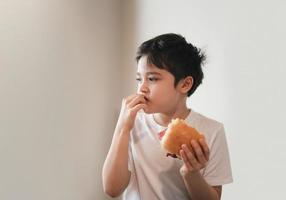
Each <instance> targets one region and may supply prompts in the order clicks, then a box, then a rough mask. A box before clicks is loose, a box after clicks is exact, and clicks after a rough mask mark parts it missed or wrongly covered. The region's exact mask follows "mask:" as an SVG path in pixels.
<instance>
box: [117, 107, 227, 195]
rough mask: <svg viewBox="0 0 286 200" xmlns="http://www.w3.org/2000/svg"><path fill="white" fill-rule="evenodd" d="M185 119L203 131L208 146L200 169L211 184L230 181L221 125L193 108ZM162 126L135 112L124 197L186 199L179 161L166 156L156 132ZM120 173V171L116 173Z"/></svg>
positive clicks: (180, 162)
mask: <svg viewBox="0 0 286 200" xmlns="http://www.w3.org/2000/svg"><path fill="white" fill-rule="evenodd" d="M185 121H186V122H187V123H188V124H189V125H191V126H192V127H194V128H196V129H197V130H198V131H199V132H200V133H202V134H204V136H205V138H206V141H207V144H208V146H209V148H210V158H209V161H208V163H207V165H206V167H205V168H204V169H202V170H200V173H201V174H202V175H203V177H204V178H205V180H206V182H207V183H208V184H210V185H211V186H215V185H223V184H227V183H231V182H232V173H231V166H230V159H229V152H228V147H227V142H226V138H225V132H224V128H223V124H221V123H219V122H217V121H215V120H212V119H209V118H207V117H205V116H203V115H201V114H199V113H197V112H195V111H194V110H192V111H191V112H190V114H189V115H188V117H187V118H186V119H185ZM165 129H166V127H164V126H160V125H159V124H157V123H156V122H155V121H154V118H153V115H152V114H145V113H143V112H138V114H137V117H136V120H135V124H134V127H133V129H132V132H131V137H130V142H129V163H128V168H129V170H130V171H131V178H130V182H129V185H128V187H127V188H126V190H125V191H124V194H123V199H124V200H139V199H141V200H153V199H154V200H155V199H158V200H159V199H160V200H167V199H170V200H171V199H172V200H174V199H180V200H184V199H190V196H189V194H188V191H187V189H186V187H185V184H184V182H183V179H182V176H181V175H180V168H181V166H182V165H183V161H182V160H179V159H174V158H172V157H166V152H165V151H164V150H163V149H162V148H161V146H160V140H159V136H158V133H159V132H161V131H162V130H165ZM118 173H120V172H118Z"/></svg>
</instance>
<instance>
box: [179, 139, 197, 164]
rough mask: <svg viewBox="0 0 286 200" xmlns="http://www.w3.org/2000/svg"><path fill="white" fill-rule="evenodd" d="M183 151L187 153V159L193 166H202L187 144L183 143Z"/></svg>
mask: <svg viewBox="0 0 286 200" xmlns="http://www.w3.org/2000/svg"><path fill="white" fill-rule="evenodd" d="M182 149H183V151H184V152H185V153H186V156H187V159H188V161H189V162H190V164H191V165H192V166H193V168H196V169H198V168H200V163H199V162H198V161H197V159H196V157H195V156H194V154H193V153H192V152H191V151H190V149H189V148H188V147H187V145H186V144H183V145H182Z"/></svg>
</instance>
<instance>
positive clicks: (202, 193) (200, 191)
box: [180, 139, 222, 200]
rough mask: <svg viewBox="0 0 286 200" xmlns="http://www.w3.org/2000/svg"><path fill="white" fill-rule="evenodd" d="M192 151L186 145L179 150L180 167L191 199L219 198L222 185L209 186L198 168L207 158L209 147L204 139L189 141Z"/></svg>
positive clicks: (217, 199)
mask: <svg viewBox="0 0 286 200" xmlns="http://www.w3.org/2000/svg"><path fill="white" fill-rule="evenodd" d="M191 145H192V149H193V153H192V152H191V151H190V149H189V148H188V147H187V146H186V145H182V150H181V151H180V154H181V158H182V160H183V162H184V164H183V166H182V167H181V169H180V173H181V176H182V178H183V180H184V183H185V185H186V188H187V190H188V192H189V194H190V196H191V197H192V199H193V200H220V197H221V192H222V186H221V185H218V186H210V185H209V184H208V183H207V182H206V181H205V179H204V177H203V176H202V175H201V173H200V170H201V169H203V168H204V167H205V166H206V163H207V161H208V160H209V148H208V146H207V144H206V142H205V140H204V139H201V140H199V142H197V141H192V142H191Z"/></svg>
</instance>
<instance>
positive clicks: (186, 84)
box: [179, 76, 194, 94]
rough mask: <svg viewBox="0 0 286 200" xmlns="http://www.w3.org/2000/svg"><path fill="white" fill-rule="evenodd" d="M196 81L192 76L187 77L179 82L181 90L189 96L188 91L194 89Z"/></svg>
mask: <svg viewBox="0 0 286 200" xmlns="http://www.w3.org/2000/svg"><path fill="white" fill-rule="evenodd" d="M193 83H194V79H193V77H191V76H187V77H186V78H184V79H182V80H181V81H180V82H179V89H180V91H181V92H182V93H184V94H187V93H188V91H189V90H190V89H191V88H192V86H193Z"/></svg>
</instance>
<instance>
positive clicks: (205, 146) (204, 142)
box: [199, 139, 210, 160]
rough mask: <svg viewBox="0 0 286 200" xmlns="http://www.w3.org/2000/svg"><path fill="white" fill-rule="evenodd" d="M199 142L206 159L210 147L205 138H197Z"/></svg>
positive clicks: (208, 155)
mask: <svg viewBox="0 0 286 200" xmlns="http://www.w3.org/2000/svg"><path fill="white" fill-rule="evenodd" d="M199 143H200V145H201V147H202V149H203V152H204V155H205V158H206V159H207V160H209V157H210V149H209V146H208V145H207V142H206V140H205V139H199Z"/></svg>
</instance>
